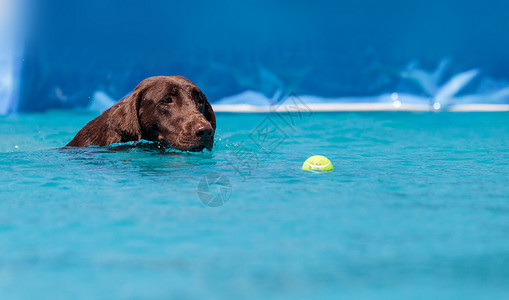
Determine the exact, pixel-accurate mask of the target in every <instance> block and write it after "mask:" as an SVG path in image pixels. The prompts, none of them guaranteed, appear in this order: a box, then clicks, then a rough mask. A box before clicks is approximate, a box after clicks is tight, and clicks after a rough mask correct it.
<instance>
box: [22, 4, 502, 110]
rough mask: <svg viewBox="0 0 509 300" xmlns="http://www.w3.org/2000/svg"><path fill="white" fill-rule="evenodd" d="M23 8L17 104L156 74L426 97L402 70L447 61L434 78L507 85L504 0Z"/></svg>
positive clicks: (72, 99) (43, 102)
mask: <svg viewBox="0 0 509 300" xmlns="http://www.w3.org/2000/svg"><path fill="white" fill-rule="evenodd" d="M32 8H33V12H34V13H33V14H32V16H31V17H30V23H31V28H32V30H31V31H30V34H29V36H28V38H27V42H26V47H25V52H26V53H25V60H24V62H23V75H22V99H21V102H20V105H19V109H20V110H21V111H38V110H45V109H48V108H75V107H86V106H87V105H88V104H89V102H90V97H91V95H92V94H93V93H94V92H95V91H98V90H101V91H104V92H106V93H107V94H108V95H110V96H111V97H112V98H114V99H116V100H117V99H119V98H121V97H123V96H124V95H125V94H126V93H127V92H129V91H130V90H132V89H133V88H134V86H135V85H136V84H137V83H138V82H139V81H141V80H142V79H144V78H145V77H148V76H152V75H161V74H164V75H176V74H179V75H184V76H186V77H188V78H189V79H191V80H192V81H194V82H196V83H197V84H198V86H200V87H201V88H202V89H203V90H204V91H205V93H206V94H207V95H208V96H209V98H210V99H211V100H212V101H215V100H218V99H220V98H222V97H225V96H229V95H233V94H238V93H240V92H243V91H246V90H255V91H260V92H262V93H264V94H265V95H267V96H269V97H270V96H271V95H273V94H274V93H275V91H277V90H282V91H294V92H296V93H297V94H311V95H317V96H321V97H342V96H365V95H378V94H382V93H391V92H410V93H413V94H416V95H423V94H425V93H424V92H423V90H422V89H420V88H419V86H416V85H415V84H414V82H412V80H406V79H405V76H404V71H405V70H406V69H408V68H409V66H412V67H410V68H413V66H415V65H417V66H418V67H419V68H421V69H423V70H428V71H433V70H434V69H435V68H436V67H437V66H438V65H439V63H440V61H441V60H443V59H445V58H448V59H450V64H449V67H448V68H447V70H446V72H445V73H446V74H445V76H444V78H443V79H442V83H443V82H444V81H446V80H447V78H450V77H451V76H452V75H454V74H456V73H458V72H462V71H466V70H469V69H473V68H478V69H479V70H480V72H481V73H480V76H478V77H477V78H476V79H475V80H474V81H473V82H472V84H470V85H468V86H467V87H465V89H463V90H462V93H465V94H469V93H484V92H485V93H488V92H493V91H496V90H497V89H500V88H504V87H507V86H509V83H508V81H507V80H508V79H509V58H508V56H507V53H509V35H508V34H507V32H509V18H507V13H508V12H509V3H508V2H507V1H503V0H487V1H459V0H458V1H457V0H448V1H436V0H431V1H403V0H392V1H376V0H357V1H339V2H337V1H314V2H313V3H312V4H311V3H309V2H308V1H292V2H291V3H289V2H284V1H267V0H260V1H242V2H231V1H203V2H194V1H192V2H184V1H180V2H176V1H161V0H153V1H148V2H147V1H133V0H122V1H120V0H111V1H99V0H88V1H83V0H77V1H58V0H46V1H40V2H38V3H33V4H32ZM508 101H509V100H508Z"/></svg>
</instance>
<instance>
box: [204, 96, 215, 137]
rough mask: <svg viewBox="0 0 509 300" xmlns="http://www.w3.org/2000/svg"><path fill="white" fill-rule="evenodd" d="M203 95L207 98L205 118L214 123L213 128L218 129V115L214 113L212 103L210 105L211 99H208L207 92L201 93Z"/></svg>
mask: <svg viewBox="0 0 509 300" xmlns="http://www.w3.org/2000/svg"><path fill="white" fill-rule="evenodd" d="M200 94H201V97H203V99H204V100H205V101H204V102H205V107H204V109H205V111H204V113H203V115H204V116H205V119H207V121H209V122H210V125H212V129H214V130H216V115H215V114H214V110H213V109H212V105H210V103H209V100H207V97H206V96H205V94H203V93H200Z"/></svg>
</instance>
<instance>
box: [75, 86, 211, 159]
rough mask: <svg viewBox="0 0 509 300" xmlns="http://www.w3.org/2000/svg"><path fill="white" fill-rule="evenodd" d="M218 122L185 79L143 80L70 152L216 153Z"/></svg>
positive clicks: (84, 130) (90, 125)
mask: <svg viewBox="0 0 509 300" xmlns="http://www.w3.org/2000/svg"><path fill="white" fill-rule="evenodd" d="M215 130H216V117H215V115H214V111H213V110H212V106H211V105H210V103H209V102H208V101H207V98H206V97H205V95H204V94H203V93H202V92H201V91H200V89H198V87H197V86H196V85H195V84H194V83H192V82H191V81H189V80H188V79H186V78H184V77H181V76H157V77H150V78H147V79H145V80H143V81H142V82H141V83H140V84H139V85H138V86H137V87H136V88H135V89H134V91H133V92H132V93H131V95H129V96H127V97H126V98H124V99H122V100H120V101H119V102H117V103H116V104H115V105H113V106H112V107H111V108H110V109H108V110H106V111H105V112H104V113H103V114H101V115H100V116H99V117H97V118H95V119H93V120H92V121H90V122H89V123H88V124H87V125H85V127H83V128H82V129H81V130H80V131H79V132H78V134H76V136H75V137H74V138H73V139H72V141H70V142H69V144H67V146H68V147H88V146H106V145H110V144H113V143H122V142H129V141H139V140H140V139H144V140H147V141H154V142H158V143H159V144H160V145H162V146H163V147H171V148H175V149H178V150H183V151H195V152H197V151H202V150H203V149H205V148H207V149H208V150H212V147H213V145H214V131H215Z"/></svg>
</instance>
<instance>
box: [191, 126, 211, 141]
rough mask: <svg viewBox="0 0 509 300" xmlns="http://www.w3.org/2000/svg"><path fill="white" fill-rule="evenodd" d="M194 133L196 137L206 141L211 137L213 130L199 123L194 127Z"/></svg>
mask: <svg viewBox="0 0 509 300" xmlns="http://www.w3.org/2000/svg"><path fill="white" fill-rule="evenodd" d="M194 132H195V134H196V136H197V137H199V138H202V139H207V138H210V137H212V134H213V133H214V130H213V129H212V126H210V124H205V123H200V124H197V125H196V127H195V128H194Z"/></svg>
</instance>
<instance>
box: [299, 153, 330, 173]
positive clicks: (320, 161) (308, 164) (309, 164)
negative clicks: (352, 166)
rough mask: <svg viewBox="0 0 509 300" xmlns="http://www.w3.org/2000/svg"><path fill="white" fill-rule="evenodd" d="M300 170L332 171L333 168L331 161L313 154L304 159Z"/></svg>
mask: <svg viewBox="0 0 509 300" xmlns="http://www.w3.org/2000/svg"><path fill="white" fill-rule="evenodd" d="M302 170H306V171H311V170H317V171H332V170H334V168H333V167H332V163H331V162H330V160H329V159H328V158H327V157H325V156H321V155H315V156H311V157H310V158H308V159H306V161H305V162H304V164H303V165H302Z"/></svg>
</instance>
